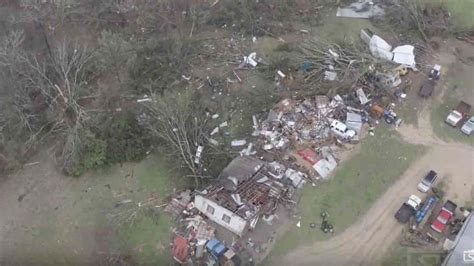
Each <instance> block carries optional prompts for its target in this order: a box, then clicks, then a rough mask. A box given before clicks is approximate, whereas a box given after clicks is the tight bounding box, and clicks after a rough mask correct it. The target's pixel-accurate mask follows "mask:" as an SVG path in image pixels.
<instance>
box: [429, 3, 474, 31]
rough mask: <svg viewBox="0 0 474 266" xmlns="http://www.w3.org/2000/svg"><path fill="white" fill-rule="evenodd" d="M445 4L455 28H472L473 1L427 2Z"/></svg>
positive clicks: (473, 22) (473, 20) (473, 18)
mask: <svg viewBox="0 0 474 266" xmlns="http://www.w3.org/2000/svg"><path fill="white" fill-rule="evenodd" d="M429 1H433V2H435V1H437V2H441V3H444V4H446V6H447V7H448V10H449V11H450V12H451V17H452V20H453V23H454V25H455V27H459V28H465V29H470V28H473V27H474V16H473V15H472V12H473V10H474V0H429Z"/></svg>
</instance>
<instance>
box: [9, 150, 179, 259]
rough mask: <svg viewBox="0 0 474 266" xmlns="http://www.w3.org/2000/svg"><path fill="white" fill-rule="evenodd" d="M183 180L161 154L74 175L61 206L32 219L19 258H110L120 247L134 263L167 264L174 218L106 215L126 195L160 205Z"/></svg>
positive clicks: (121, 252)
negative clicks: (113, 219)
mask: <svg viewBox="0 0 474 266" xmlns="http://www.w3.org/2000/svg"><path fill="white" fill-rule="evenodd" d="M63 178H66V177H63ZM182 181H184V180H183V179H182V178H181V177H178V176H176V177H175V176H173V174H172V172H171V171H170V170H169V167H168V166H167V164H166V163H164V160H163V159H162V158H160V157H156V156H154V157H151V158H149V159H145V160H143V161H142V162H139V163H125V164H123V165H122V166H119V165H116V166H112V167H110V168H108V169H103V170H100V171H96V172H93V173H88V174H86V176H83V177H81V178H79V179H71V180H70V182H71V184H70V185H69V186H67V189H65V190H64V191H63V194H64V195H63V194H61V195H59V197H61V199H63V201H62V202H59V203H57V204H58V207H57V208H56V209H52V210H51V211H48V212H46V211H43V212H42V213H41V215H38V217H37V218H36V219H35V221H32V222H31V228H32V229H31V231H32V234H31V238H30V239H27V240H28V241H27V242H26V243H27V244H24V245H22V246H23V251H22V254H21V257H20V258H18V260H19V261H24V262H33V261H34V262H35V264H37V265H64V264H78V265H83V264H89V263H91V262H94V263H95V262H98V261H102V262H103V261H107V260H110V259H109V258H108V257H109V256H110V255H111V254H118V253H120V254H122V256H123V257H125V258H126V260H127V261H129V262H132V263H131V264H133V265H145V264H146V265H168V264H170V263H171V260H170V256H169V241H170V240H169V239H170V234H171V229H170V228H171V224H172V222H171V220H170V218H169V217H168V215H167V214H165V213H163V212H161V211H160V212H158V213H157V214H150V213H147V212H140V215H139V216H138V217H137V219H136V222H135V223H134V224H133V225H130V224H128V223H127V224H122V225H120V226H116V227H112V226H111V223H110V220H109V219H108V218H107V217H108V214H110V213H111V212H112V211H113V210H117V209H119V207H116V204H117V203H118V202H120V201H123V200H132V202H130V203H127V204H130V205H129V206H132V205H134V206H137V204H138V202H144V201H146V200H147V199H149V198H150V197H155V198H157V199H158V200H157V201H156V205H161V204H162V202H163V201H164V200H165V197H166V196H167V195H169V194H171V193H172V191H173V188H179V187H181V186H182V185H180V184H182V183H183V182H182ZM156 209H158V210H162V208H156ZM25 241H26V240H25ZM35 250H36V252H35ZM37 250H41V252H37ZM27 264H29V263H27Z"/></svg>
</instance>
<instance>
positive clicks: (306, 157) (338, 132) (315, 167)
mask: <svg viewBox="0 0 474 266" xmlns="http://www.w3.org/2000/svg"><path fill="white" fill-rule="evenodd" d="M361 38H362V39H363V40H364V41H365V42H366V44H367V45H368V49H366V50H367V52H366V53H364V54H363V56H360V54H358V53H357V52H358V50H357V49H359V48H358V47H355V46H349V47H350V50H349V51H348V50H347V49H345V48H344V47H342V46H339V45H335V46H333V47H332V48H328V49H323V48H321V49H322V50H321V49H319V50H311V49H310V48H308V47H311V46H308V47H306V50H305V51H307V52H308V54H313V55H315V56H313V57H305V61H304V62H305V64H306V66H307V67H306V68H305V70H306V71H305V72H304V74H306V75H307V77H308V76H311V75H320V74H324V79H325V80H326V81H327V82H333V81H335V80H337V79H338V76H339V77H342V79H344V78H345V77H348V76H349V75H347V74H350V73H357V75H355V76H357V80H356V81H355V82H354V83H353V84H352V85H351V86H350V87H349V88H348V89H347V90H346V91H345V93H340V94H335V93H332V95H333V96H332V97H329V96H327V95H316V96H311V97H302V98H286V99H283V100H281V101H280V102H278V103H277V104H275V105H274V106H273V107H272V108H271V109H270V110H267V111H266V112H264V113H263V114H262V113H259V114H255V115H253V116H252V120H253V121H252V122H253V132H252V134H251V135H249V136H248V137H246V138H243V139H234V140H232V141H231V142H230V146H231V147H230V148H231V149H233V150H235V151H240V156H238V157H236V158H234V160H233V161H232V162H231V163H230V164H229V165H228V166H227V167H226V168H225V169H224V170H223V171H222V172H221V174H220V175H219V177H218V178H217V179H216V182H214V183H212V184H211V185H209V186H208V187H206V188H205V189H203V190H200V191H198V190H195V191H194V192H192V193H191V192H190V191H187V192H185V193H184V194H183V193H181V194H179V195H178V196H177V197H176V198H174V199H173V200H172V201H171V202H170V204H169V205H168V206H167V208H166V211H168V212H170V213H172V214H173V216H174V217H175V218H176V219H177V220H178V221H179V226H178V228H177V229H176V230H175V238H174V240H173V256H174V258H175V259H176V260H177V261H178V262H180V263H187V262H192V263H204V262H207V263H208V264H209V265H211V264H216V263H221V264H225V265H227V264H228V265H234V264H237V265H238V264H240V261H241V260H240V258H239V256H238V255H236V253H237V252H242V251H243V250H245V247H250V248H253V249H255V247H254V244H252V245H249V243H254V242H253V241H252V240H251V238H250V237H248V235H249V234H251V232H252V230H253V229H255V228H256V226H257V224H258V222H259V220H263V221H264V222H266V223H267V224H271V221H272V220H273V219H274V218H275V217H277V214H276V213H277V212H278V210H279V209H280V207H283V208H286V209H293V208H294V206H295V205H296V202H295V201H294V195H296V192H297V191H298V189H299V188H301V187H302V186H303V185H304V184H305V183H308V182H309V183H312V184H313V185H316V183H317V182H318V180H319V179H326V178H328V177H329V176H330V174H331V173H332V172H333V171H334V170H335V169H336V167H337V165H338V158H337V156H336V155H337V152H338V151H340V150H343V149H344V148H347V146H350V145H356V144H357V143H358V142H359V141H360V140H361V139H362V138H363V137H364V136H365V134H366V133H368V134H369V135H371V136H373V135H374V134H375V133H374V129H375V126H376V125H377V124H379V123H380V120H385V122H386V123H387V124H393V125H395V126H399V125H400V123H401V119H400V118H398V117H397V114H396V113H395V112H394V111H393V108H394V106H395V105H396V102H397V101H402V100H403V99H404V98H405V97H406V96H407V95H406V91H405V90H406V89H407V87H408V85H407V84H405V86H404V87H403V88H400V87H401V85H402V84H403V82H402V79H401V76H403V75H405V74H407V72H408V69H413V70H416V62H415V54H414V51H415V47H414V46H411V45H402V46H398V47H396V48H394V49H392V46H391V45H389V44H388V43H387V42H385V41H384V40H383V39H382V38H380V37H379V36H378V35H376V34H374V33H372V32H370V31H369V30H362V31H361ZM374 58H378V59H382V60H375V59H374ZM261 62H262V59H260V58H258V57H257V55H256V53H251V54H249V55H248V56H244V57H243V60H242V61H241V63H240V65H239V66H238V68H236V69H237V70H241V69H255V68H256V67H257V66H258V65H259V64H260V63H261ZM393 63H395V64H397V65H398V67H393V66H390V65H391V64H393ZM361 65H364V66H368V70H364V72H358V71H353V69H354V68H358V67H359V66H361ZM387 66H388V67H387ZM233 74H234V76H235V77H236V78H238V80H239V82H240V81H241V79H240V77H239V76H238V75H237V73H236V71H235V69H234V71H233ZM351 76H354V75H351ZM276 77H277V79H276V80H277V81H278V82H279V81H281V80H284V79H285V78H286V75H285V74H284V73H283V72H281V71H280V70H278V71H277V73H276ZM306 81H307V82H308V80H306ZM211 118H212V119H218V118H219V115H218V114H214V115H212V116H211ZM228 126H229V124H228V122H227V121H224V122H221V123H220V124H219V125H218V126H216V127H215V128H214V129H213V130H212V131H211V132H209V137H208V140H209V142H210V143H211V144H213V145H218V142H217V141H216V140H214V139H213V137H214V135H216V134H218V133H219V132H220V131H221V130H222V131H224V132H226V131H225V128H227V127H228ZM341 147H342V148H341ZM202 149H203V147H202V146H199V147H198V148H197V151H196V155H195V159H196V161H195V163H196V164H199V162H200V160H201V156H202ZM327 216H328V214H327V213H326V212H323V213H322V214H321V218H322V223H321V224H320V226H319V228H320V229H321V230H322V231H323V232H325V233H332V232H334V225H333V224H330V223H329V222H328V220H327ZM260 218H262V219H260ZM297 226H298V227H300V226H301V222H300V221H299V222H298V223H297ZM310 227H311V228H316V224H315V223H311V224H310ZM218 228H224V229H226V230H227V231H228V232H232V233H233V236H237V239H238V240H237V241H234V237H232V240H231V241H227V242H226V241H222V240H221V241H220V240H217V237H219V239H222V238H221V236H218V235H217V234H216V233H217V231H219V230H218ZM244 237H248V238H247V240H246V241H244ZM252 238H253V237H252ZM270 238H272V237H270ZM239 241H240V242H239ZM229 242H231V243H229ZM242 242H244V243H242ZM247 251H248V250H247Z"/></svg>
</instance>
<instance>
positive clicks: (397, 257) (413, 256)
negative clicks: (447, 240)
mask: <svg viewBox="0 0 474 266" xmlns="http://www.w3.org/2000/svg"><path fill="white" fill-rule="evenodd" d="M440 264H441V254H440V253H439V252H433V251H429V250H423V249H420V248H411V247H404V246H401V245H400V244H399V243H398V242H397V243H395V244H394V245H393V246H392V248H391V249H390V251H389V252H388V253H387V254H386V255H385V257H384V258H383V259H382V261H381V262H380V265H381V266H405V265H410V266H411V265H413V266H437V265H440Z"/></svg>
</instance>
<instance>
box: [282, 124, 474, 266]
mask: <svg viewBox="0 0 474 266" xmlns="http://www.w3.org/2000/svg"><path fill="white" fill-rule="evenodd" d="M422 117H426V118H427V117H429V116H424V115H422ZM399 132H400V133H401V134H402V136H403V137H404V139H405V140H406V141H408V142H412V143H414V144H423V145H427V146H428V147H429V150H428V152H427V153H426V154H425V155H424V156H422V157H421V158H419V159H418V160H417V161H416V162H414V163H413V164H412V166H411V167H410V168H409V169H408V170H407V171H406V172H405V173H404V174H403V176H402V177H400V179H399V180H398V181H397V182H396V183H395V184H394V185H393V186H392V187H391V188H390V189H389V190H388V191H387V192H386V193H385V194H384V195H383V196H382V197H381V198H380V199H379V200H378V201H377V202H376V203H375V204H374V205H373V206H372V208H370V210H369V211H368V212H367V213H366V214H365V215H364V216H363V218H362V219H360V220H359V221H357V222H356V223H355V224H354V225H353V226H351V227H349V228H348V229H346V230H345V231H344V232H343V233H341V234H340V235H337V236H336V237H334V238H332V239H329V240H327V241H321V242H317V243H314V244H313V245H311V246H309V247H306V248H300V249H297V250H294V251H293V252H291V253H289V254H287V255H286V256H285V258H284V259H283V261H279V262H274V264H275V265H291V264H292V265H377V264H378V263H379V261H380V259H381V258H382V257H383V256H384V254H385V253H386V252H387V251H388V249H389V248H390V247H391V245H392V244H393V242H394V241H395V240H396V239H397V238H398V237H399V236H400V234H401V233H402V229H403V226H402V225H401V224H399V223H398V222H397V221H396V220H395V219H394V218H393V215H394V213H395V212H396V210H397V209H398V208H399V207H400V205H401V204H402V202H403V200H404V199H407V198H408V196H410V194H417V195H419V196H422V195H421V193H420V192H418V191H417V189H416V185H417V184H418V182H419V181H420V179H421V177H422V176H423V175H424V174H426V172H427V171H428V170H430V169H434V170H436V171H437V172H438V174H439V177H440V178H439V181H441V180H444V182H445V183H446V184H447V186H446V197H447V198H449V199H452V200H454V201H456V202H457V203H458V204H459V205H460V206H462V205H463V204H464V203H465V202H466V201H472V200H473V197H474V184H473V183H474V181H473V180H474V178H473V173H474V167H473V158H474V149H473V148H472V147H470V146H468V145H464V144H459V143H452V142H450V143H446V142H444V141H442V140H439V139H437V138H436V137H434V134H432V133H431V126H430V124H429V120H428V119H426V120H425V119H422V120H421V121H420V123H419V127H418V128H415V127H412V126H403V127H401V128H400V129H399Z"/></svg>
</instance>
